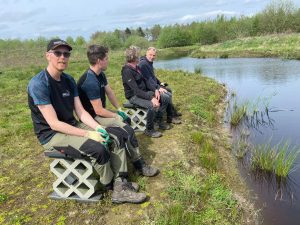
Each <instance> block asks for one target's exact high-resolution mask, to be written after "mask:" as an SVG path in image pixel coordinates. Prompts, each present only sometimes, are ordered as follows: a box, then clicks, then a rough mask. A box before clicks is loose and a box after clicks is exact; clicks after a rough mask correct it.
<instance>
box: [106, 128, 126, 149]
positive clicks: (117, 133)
mask: <svg viewBox="0 0 300 225" xmlns="http://www.w3.org/2000/svg"><path fill="white" fill-rule="evenodd" d="M106 131H107V132H108V133H109V134H110V135H111V136H112V137H114V138H115V139H117V140H116V141H117V142H118V145H119V148H124V147H125V143H126V141H127V140H128V134H127V132H126V131H124V130H123V129H122V128H120V127H107V128H106Z"/></svg>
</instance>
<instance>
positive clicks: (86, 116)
mask: <svg viewBox="0 0 300 225" xmlns="http://www.w3.org/2000/svg"><path fill="white" fill-rule="evenodd" d="M79 119H80V120H81V121H82V122H83V123H84V124H86V125H87V126H89V127H90V128H92V129H96V127H97V126H98V125H99V124H98V123H97V122H96V121H95V120H94V119H93V117H91V115H90V114H89V113H88V112H86V111H84V112H82V113H81V114H80V117H79Z"/></svg>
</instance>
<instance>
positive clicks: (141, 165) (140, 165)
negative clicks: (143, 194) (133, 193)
mask: <svg viewBox="0 0 300 225" xmlns="http://www.w3.org/2000/svg"><path fill="white" fill-rule="evenodd" d="M133 165H134V167H135V168H136V169H137V170H138V171H139V172H140V173H141V174H142V175H143V176H145V177H153V176H155V175H157V174H158V173H159V170H158V169H157V168H155V167H152V166H149V165H147V164H146V162H145V161H144V159H143V158H142V157H141V158H140V159H138V160H136V161H134V162H133Z"/></svg>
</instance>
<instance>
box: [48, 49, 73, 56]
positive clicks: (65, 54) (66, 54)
mask: <svg viewBox="0 0 300 225" xmlns="http://www.w3.org/2000/svg"><path fill="white" fill-rule="evenodd" d="M50 52H52V53H53V54H54V55H55V56H56V57H61V56H62V55H63V56H64V57H65V58H69V57H70V55H71V52H61V51H58V50H55V51H50Z"/></svg>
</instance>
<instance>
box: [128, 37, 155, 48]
mask: <svg viewBox="0 0 300 225" xmlns="http://www.w3.org/2000/svg"><path fill="white" fill-rule="evenodd" d="M130 45H135V46H138V47H140V48H143V49H146V48H148V47H149V46H150V43H149V41H147V40H146V39H145V38H143V37H140V36H136V35H131V36H130V37H129V38H127V40H126V41H125V44H124V46H125V47H126V48H128V47H129V46H130Z"/></svg>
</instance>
